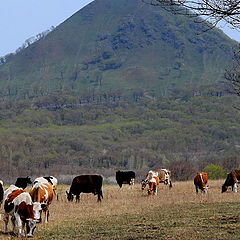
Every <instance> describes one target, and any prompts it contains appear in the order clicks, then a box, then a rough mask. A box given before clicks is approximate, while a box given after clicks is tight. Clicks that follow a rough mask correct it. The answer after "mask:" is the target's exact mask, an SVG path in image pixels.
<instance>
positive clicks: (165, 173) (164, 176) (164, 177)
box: [155, 168, 172, 188]
mask: <svg viewBox="0 0 240 240" xmlns="http://www.w3.org/2000/svg"><path fill="white" fill-rule="evenodd" d="M155 172H157V176H158V177H159V181H160V183H164V184H165V185H168V186H169V188H172V181H171V171H169V170H167V169H164V168H163V169H158V170H156V171H155Z"/></svg>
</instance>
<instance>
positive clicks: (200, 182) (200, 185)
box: [194, 172, 208, 193]
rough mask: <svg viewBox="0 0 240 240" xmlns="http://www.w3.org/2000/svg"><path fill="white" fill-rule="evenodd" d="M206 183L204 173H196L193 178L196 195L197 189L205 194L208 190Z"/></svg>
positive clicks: (206, 178) (206, 175)
mask: <svg viewBox="0 0 240 240" xmlns="http://www.w3.org/2000/svg"><path fill="white" fill-rule="evenodd" d="M207 182H208V174H207V173H205V172H197V175H196V177H195V178H194V185H195V188H196V193H198V189H200V190H201V191H202V192H203V193H207V189H208V186H207Z"/></svg>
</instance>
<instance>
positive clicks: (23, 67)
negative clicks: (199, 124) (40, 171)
mask: <svg viewBox="0 0 240 240" xmlns="http://www.w3.org/2000/svg"><path fill="white" fill-rule="evenodd" d="M202 29H203V26H202V25H201V24H194V23H193V21H192V20H191V19H189V18H185V17H183V16H175V15H172V14H170V13H168V12H166V11H164V10H162V9H161V8H156V7H153V6H149V5H146V4H144V3H142V2H141V1H139V0H121V1H119V0H95V1H94V2H92V3H91V4H89V5H88V6H86V7H85V8H83V9H81V10H80V11H79V12H77V13H76V14H74V15H73V16H72V17H70V18H69V19H67V20H66V21H65V22H63V23H62V24H60V25H59V26H58V27H56V28H55V29H54V30H53V31H52V32H50V33H49V34H48V35H47V36H46V37H43V38H42V39H40V40H39V41H37V42H35V43H33V44H31V45H30V46H29V47H28V48H26V49H23V50H22V51H20V52H19V53H17V54H16V55H10V56H9V57H8V59H7V62H6V63H5V64H2V65H1V66H0V87H1V95H2V96H10V97H13V98H16V97H17V98H32V97H39V96H43V95H48V94H50V93H53V92H57V91H58V92H64V91H68V92H69V91H70V92H72V93H78V94H79V93H80V94H82V93H84V92H86V90H88V91H89V90H91V91H98V92H105V91H107V90H112V91H116V90H118V91H119V90H121V91H122V92H123V93H124V94H125V95H126V94H128V93H129V92H130V93H132V92H133V91H136V90H138V91H139V90H141V91H144V92H147V93H149V94H151V95H155V96H165V95H167V94H168V93H169V91H170V90H171V89H172V88H175V87H182V86H187V85H189V84H191V85H194V86H197V85H199V84H202V83H211V82H217V81H221V80H222V79H223V73H224V70H225V69H226V67H227V65H228V64H229V63H230V62H231V57H232V47H233V46H234V44H235V43H234V42H233V41H232V40H230V39H229V38H228V37H227V36H226V35H225V34H223V33H222V31H220V30H212V31H208V32H206V33H202Z"/></svg>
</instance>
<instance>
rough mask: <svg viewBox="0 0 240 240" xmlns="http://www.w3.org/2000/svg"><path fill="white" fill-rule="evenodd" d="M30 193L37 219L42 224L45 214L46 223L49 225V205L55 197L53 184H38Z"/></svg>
mask: <svg viewBox="0 0 240 240" xmlns="http://www.w3.org/2000/svg"><path fill="white" fill-rule="evenodd" d="M29 193H30V196H31V197H32V201H33V211H34V217H35V219H36V220H37V221H38V222H41V221H42V212H44V222H45V223H47V222H48V218H49V205H50V204H51V203H52V200H53V196H54V192H53V186H52V184H51V183H39V182H36V183H35V184H34V185H33V187H32V189H31V190H30V192H29Z"/></svg>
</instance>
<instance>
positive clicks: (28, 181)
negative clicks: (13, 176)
mask: <svg viewBox="0 0 240 240" xmlns="http://www.w3.org/2000/svg"><path fill="white" fill-rule="evenodd" d="M28 184H32V181H31V179H30V177H25V178H22V177H19V178H17V180H16V182H15V186H16V187H19V188H22V189H25V188H26V187H27V185H28Z"/></svg>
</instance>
